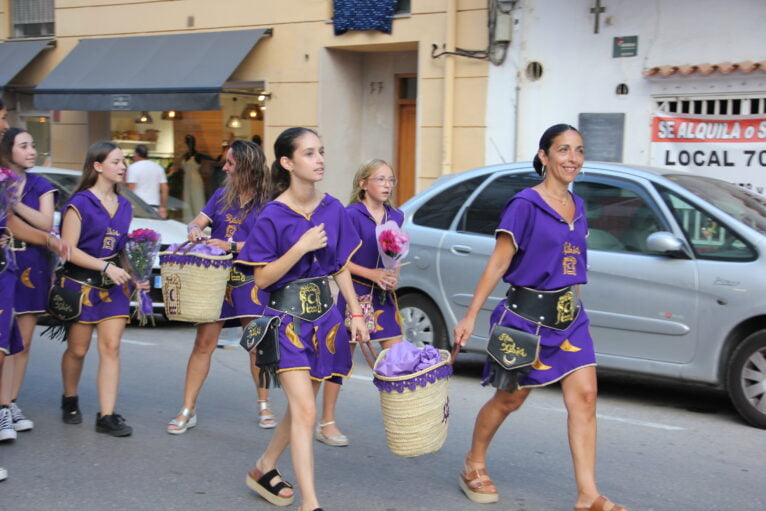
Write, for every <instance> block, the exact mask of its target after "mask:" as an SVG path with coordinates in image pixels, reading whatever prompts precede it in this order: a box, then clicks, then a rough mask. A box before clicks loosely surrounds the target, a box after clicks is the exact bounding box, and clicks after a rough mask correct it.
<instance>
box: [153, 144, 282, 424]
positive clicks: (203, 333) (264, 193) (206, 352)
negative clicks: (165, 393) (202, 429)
mask: <svg viewBox="0 0 766 511" xmlns="http://www.w3.org/2000/svg"><path fill="white" fill-rule="evenodd" d="M223 171H224V172H225V173H226V181H225V184H224V186H222V187H221V188H219V189H218V190H216V192H215V193H214V194H213V196H212V197H211V198H210V200H209V201H208V203H207V205H205V207H204V208H203V209H202V212H201V213H200V214H199V215H197V217H196V218H195V219H194V220H193V221H192V222H191V223H190V224H189V226H188V231H189V240H190V241H192V242H200V241H204V242H205V243H207V244H208V245H213V246H215V247H218V248H220V249H221V250H224V251H226V252H230V253H232V254H233V255H234V257H236V255H237V254H238V253H239V252H240V251H241V250H242V249H243V247H244V245H245V240H246V239H247V236H248V234H249V233H250V231H251V229H252V228H253V224H254V223H255V221H256V219H257V218H258V214H259V213H260V211H261V209H262V208H263V205H264V204H265V203H266V202H267V201H268V200H269V199H270V193H271V178H270V175H269V170H268V165H267V164H266V157H265V156H264V154H263V151H262V150H261V148H260V147H259V146H257V145H256V144H254V143H252V142H247V141H244V140H235V141H234V142H233V143H232V144H231V146H230V147H229V149H228V151H226V163H225V165H224V166H223ZM207 226H210V228H211V235H210V238H208V239H206V238H205V236H204V234H203V232H202V231H203V229H205V227H207ZM267 298H268V295H267V294H266V293H264V292H263V291H261V290H260V289H258V287H257V286H256V285H255V283H254V282H253V276H252V272H250V271H247V270H246V269H245V268H244V267H242V266H241V265H234V267H233V268H232V271H231V278H230V279H229V285H228V286H227V290H226V297H225V299H224V302H223V304H222V306H221V316H220V318H219V319H218V321H213V322H211V323H200V324H198V325H197V337H196V338H195V340H194V348H193V349H192V352H191V354H190V355H189V363H188V364H187V366H186V384H185V386H184V403H183V408H182V409H181V412H179V414H178V415H177V416H176V418H175V419H173V420H171V421H170V423H169V424H168V427H167V431H168V433H170V434H171V435H180V434H182V433H185V432H186V431H187V430H188V429H189V428H192V427H194V426H196V424H197V411H196V404H197V397H198V396H199V393H200V390H201V389H202V385H203V384H204V383H205V379H206V378H207V375H208V372H209V371H210V361H211V359H212V357H213V352H214V351H215V348H216V345H217V343H218V336H219V335H220V333H221V329H222V328H223V325H224V323H225V322H226V321H230V320H238V321H239V322H241V324H242V325H243V326H246V325H247V324H248V323H249V322H250V321H251V320H252V319H253V318H254V317H255V316H260V315H261V314H263V304H264V303H265V301H266V299H267ZM250 371H251V374H252V376H253V381H254V382H255V383H256V387H257V388H258V404H259V414H260V415H259V420H258V424H259V425H260V426H261V427H262V428H273V427H275V426H276V419H275V418H274V415H273V413H272V412H271V410H270V409H269V401H268V399H269V393H268V389H265V388H260V387H258V376H259V369H258V367H256V365H255V352H252V353H251V355H250Z"/></svg>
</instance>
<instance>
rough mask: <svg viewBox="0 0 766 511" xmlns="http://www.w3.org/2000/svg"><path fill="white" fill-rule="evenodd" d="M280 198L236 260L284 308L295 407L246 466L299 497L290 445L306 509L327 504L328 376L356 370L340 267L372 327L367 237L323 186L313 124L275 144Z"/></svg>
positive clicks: (284, 359)
mask: <svg viewBox="0 0 766 511" xmlns="http://www.w3.org/2000/svg"><path fill="white" fill-rule="evenodd" d="M274 154H275V157H276V160H275V161H274V165H273V166H272V180H273V183H274V189H275V196H276V198H275V200H274V201H272V202H270V203H268V204H267V205H266V206H265V207H264V208H263V211H262V212H261V214H260V216H259V217H258V222H257V223H256V225H255V227H254V229H253V231H252V232H251V233H250V236H249V237H248V240H247V243H246V244H245V248H244V250H243V251H242V253H241V254H240V257H239V260H238V262H241V263H243V264H248V265H252V266H255V270H254V274H255V283H256V284H257V285H258V286H259V287H261V288H262V289H264V290H266V291H268V292H269V293H270V296H269V301H268V306H267V308H266V311H265V314H267V315H273V316H279V317H280V318H281V324H280V327H279V343H280V345H279V349H280V361H279V369H278V374H279V380H280V383H281V385H282V387H283V388H284V390H285V395H286V396H287V402H288V407H287V412H286V413H285V417H284V419H283V420H282V422H280V424H279V426H277V429H276V430H275V432H274V436H272V438H271V442H270V443H269V445H268V447H267V448H266V451H265V452H264V453H263V454H262V455H261V457H260V458H258V460H257V461H256V463H255V467H253V469H252V470H250V472H248V474H247V485H248V487H250V488H251V489H252V490H254V491H255V492H257V493H258V494H259V495H261V496H262V497H263V498H265V499H266V500H268V501H269V502H271V503H272V504H275V505H278V506H287V505H290V504H291V503H292V502H293V501H294V498H295V497H294V495H293V491H292V487H291V486H290V485H289V484H288V483H286V482H285V481H283V480H282V478H281V476H280V474H279V472H278V471H277V469H276V466H277V461H278V460H279V458H280V456H281V455H282V453H283V452H284V450H285V448H287V446H288V445H290V446H291V453H292V461H293V469H294V471H295V475H296V477H297V479H298V485H299V486H300V488H301V495H302V499H303V502H302V504H301V507H300V508H299V509H301V510H302V511H311V510H314V511H317V510H319V509H320V508H319V501H318V499H317V495H316V490H315V488H314V462H313V446H312V430H313V428H314V424H316V418H317V412H316V394H317V392H318V391H319V386H320V383H321V382H322V381H323V380H327V379H329V378H332V377H333V376H340V377H346V376H348V375H349V373H350V372H351V349H350V347H349V339H348V333H347V331H346V329H345V327H344V326H343V316H342V314H341V312H340V311H339V309H338V308H337V306H335V305H334V304H333V300H332V295H331V292H330V287H329V277H330V276H331V275H332V276H333V277H334V279H335V282H336V283H337V285H338V288H339V289H340V292H341V293H342V294H343V296H344V297H345V298H346V300H347V301H348V303H349V306H350V309H351V313H352V321H351V328H350V333H351V336H352V337H353V338H355V339H357V340H358V341H360V342H367V341H368V340H369V334H368V332H367V328H366V327H365V325H364V321H363V319H362V318H363V316H362V310H361V307H360V306H359V302H358V301H357V299H356V294H355V293H354V287H353V283H352V282H351V274H350V272H349V270H348V262H349V260H350V258H351V256H352V255H353V254H354V252H355V251H356V250H357V249H358V248H359V245H360V244H361V242H360V240H359V237H358V235H357V234H356V231H355V230H354V227H353V225H352V224H351V220H350V219H349V218H348V215H347V214H346V212H345V210H344V208H343V206H342V205H341V203H340V202H339V201H338V200H337V199H335V198H333V197H331V196H329V195H327V194H324V193H320V192H319V190H317V188H316V184H317V183H318V182H319V181H321V180H322V177H323V176H324V171H325V169H324V147H323V146H322V143H321V141H320V139H319V136H318V135H317V134H316V133H315V132H314V131H312V130H310V129H307V128H289V129H287V130H285V131H283V132H282V133H281V134H280V135H279V137H278V138H277V140H276V142H275V143H274Z"/></svg>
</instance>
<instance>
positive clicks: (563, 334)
mask: <svg viewBox="0 0 766 511" xmlns="http://www.w3.org/2000/svg"><path fill="white" fill-rule="evenodd" d="M583 161H584V148H583V141H582V137H581V136H580V133H579V132H578V131H577V130H576V129H575V128H573V127H572V126H569V125H567V124H557V125H555V126H552V127H550V128H548V129H547V130H546V131H545V133H543V135H542V137H541V139H540V145H539V150H538V152H537V155H536V156H535V161H534V167H535V170H536V171H537V173H538V174H540V175H541V176H542V177H543V181H542V182H541V183H540V184H538V185H536V186H534V187H532V188H530V189H526V190H523V191H521V192H519V193H518V194H517V195H515V196H514V197H513V198H512V199H511V200H510V201H509V202H508V204H507V205H506V207H505V210H504V211H503V213H502V216H501V218H500V224H499V226H498V228H497V230H496V231H495V236H496V244H495V250H494V252H493V253H492V255H491V256H490V258H489V261H488V262H487V266H486V268H485V269H484V273H483V274H482V276H481V279H480V280H479V283H478V285H477V286H476V290H475V292H474V295H473V296H474V297H473V300H472V301H471V305H470V306H469V308H468V312H467V313H466V316H465V317H464V318H463V319H462V320H461V321H460V322H459V323H458V324H457V326H456V327H455V331H454V334H455V342H456V343H457V344H459V345H461V346H464V345H465V343H466V342H467V341H468V339H469V338H470V337H471V333H472V332H473V329H474V324H475V321H476V316H477V314H478V312H479V310H480V309H481V307H482V306H483V304H484V302H485V301H486V300H487V297H488V296H489V294H490V292H491V291H492V289H494V288H495V286H496V285H497V282H498V280H500V278H502V279H503V281H505V282H507V283H508V284H510V288H509V292H508V297H507V298H506V299H505V300H503V301H502V302H500V303H499V304H498V305H497V307H496V308H495V310H494V312H493V313H492V316H491V320H490V322H491V324H490V329H491V328H493V327H494V326H495V325H497V324H500V325H503V326H507V327H512V328H516V329H519V330H523V331H526V332H531V333H538V334H539V335H540V339H541V340H540V353H539V356H538V357H537V360H536V361H535V363H534V364H533V365H532V370H531V371H530V372H529V373H528V374H526V375H525V376H523V377H521V378H520V379H519V381H518V382H516V381H515V379H514V378H513V377H511V376H509V373H508V372H506V371H505V370H503V369H502V368H501V367H500V366H499V365H498V364H497V363H495V362H494V361H492V360H491V359H489V360H488V362H487V365H486V367H485V373H484V384H485V385H487V384H491V385H493V386H494V387H497V390H496V391H495V395H494V397H492V399H490V400H489V401H488V402H487V403H486V404H485V405H484V407H483V408H482V409H481V411H479V415H478V416H477V417H476V424H475V426H474V431H473V439H472V443H471V450H470V451H469V452H468V454H467V455H466V460H465V467H464V469H463V471H462V472H461V473H460V480H459V482H460V487H461V489H462V490H463V492H464V493H465V495H466V496H467V497H468V498H469V499H470V500H471V501H473V502H479V503H490V502H497V500H498V494H497V489H496V488H495V485H494V484H493V483H492V480H491V479H490V478H489V476H488V475H487V470H486V455H487V450H488V448H489V444H490V442H491V441H492V437H493V436H494V434H495V433H496V432H497V430H498V428H499V427H500V425H501V424H502V423H503V421H504V420H505V419H506V417H507V416H508V414H510V413H511V412H513V411H515V410H517V409H518V408H519V407H521V405H522V404H523V403H524V401H525V400H526V398H527V396H528V395H529V392H530V390H531V389H532V388H534V387H542V386H545V385H549V384H551V383H554V382H557V381H561V389H562V391H563V393H564V403H565V405H566V408H567V412H568V414H569V419H568V421H567V424H568V427H569V445H570V448H571V451H572V461H573V464H574V472H575V480H576V483H577V490H578V493H577V498H576V501H575V511H586V510H591V511H627V510H626V508H624V507H622V506H619V505H616V504H614V503H613V502H611V501H609V500H608V499H606V497H604V496H602V495H600V493H599V491H598V489H597V487H596V480H595V472H596V368H595V365H596V358H595V353H594V349H593V339H592V338H591V336H590V331H589V329H588V326H589V322H588V317H587V315H586V314H585V310H583V308H582V304H581V303H580V301H579V299H578V298H577V296H579V292H578V290H577V287H578V286H579V285H580V284H585V283H586V282H587V278H586V268H587V259H586V235H587V232H588V227H587V225H586V219H585V208H584V203H583V201H582V199H581V198H580V197H577V196H576V195H574V194H572V193H571V192H569V189H568V188H569V186H570V184H571V183H572V182H573V181H574V179H575V177H577V174H578V173H579V172H580V169H581V168H582V165H583ZM543 296H548V297H554V298H555V299H554V300H553V301H552V302H551V304H552V307H551V306H550V305H548V306H547V307H548V308H549V309H550V310H543V309H545V307H543V309H540V310H537V309H535V311H534V312H532V309H534V308H535V307H539V305H538V304H539V303H540V302H539V297H543ZM530 297H531V299H530ZM536 299H537V300H536ZM528 318H530V319H528Z"/></svg>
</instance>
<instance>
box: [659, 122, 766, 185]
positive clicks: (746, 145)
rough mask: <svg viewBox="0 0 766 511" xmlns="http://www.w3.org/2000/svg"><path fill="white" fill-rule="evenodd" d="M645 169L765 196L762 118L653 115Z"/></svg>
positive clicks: (765, 145)
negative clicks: (722, 183) (720, 183)
mask: <svg viewBox="0 0 766 511" xmlns="http://www.w3.org/2000/svg"><path fill="white" fill-rule="evenodd" d="M650 164H651V165H652V166H654V167H664V168H668V169H677V170H681V171H683V170H689V171H692V172H695V173H697V174H701V175H704V176H710V177H715V178H717V179H722V180H725V181H729V182H732V183H737V184H739V185H741V186H744V187H746V188H748V189H750V190H753V191H756V192H758V193H760V194H763V195H766V116H764V115H737V116H734V115H729V116H727V115H690V114H664V113H658V114H656V115H655V117H654V119H653V120H652V144H651V153H650Z"/></svg>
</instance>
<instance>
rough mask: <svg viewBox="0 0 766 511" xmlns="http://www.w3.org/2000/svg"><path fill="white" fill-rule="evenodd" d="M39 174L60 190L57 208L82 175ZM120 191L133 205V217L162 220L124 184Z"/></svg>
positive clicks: (62, 203) (67, 196)
mask: <svg viewBox="0 0 766 511" xmlns="http://www.w3.org/2000/svg"><path fill="white" fill-rule="evenodd" d="M38 174H39V175H41V176H43V177H44V178H45V179H47V180H48V181H50V182H51V184H52V185H53V186H55V187H56V188H57V189H58V191H59V197H58V202H57V204H56V209H58V210H60V209H61V208H62V207H63V206H64V204H66V202H67V201H68V200H69V198H70V197H71V196H72V192H73V191H74V189H75V188H76V187H77V184H78V183H79V182H80V176H78V175H74V174H59V173H56V172H39V173H38ZM120 193H121V194H122V196H123V197H125V198H126V199H128V200H129V201H130V203H131V204H132V205H133V218H152V219H155V220H162V217H161V216H160V215H159V214H158V213H157V212H156V211H155V210H154V208H153V207H151V206H149V205H148V204H147V203H145V202H144V201H143V200H141V199H140V198H139V197H138V196H137V195H136V194H135V193H133V192H131V191H130V190H128V189H127V188H125V187H124V186H121V187H120Z"/></svg>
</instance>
